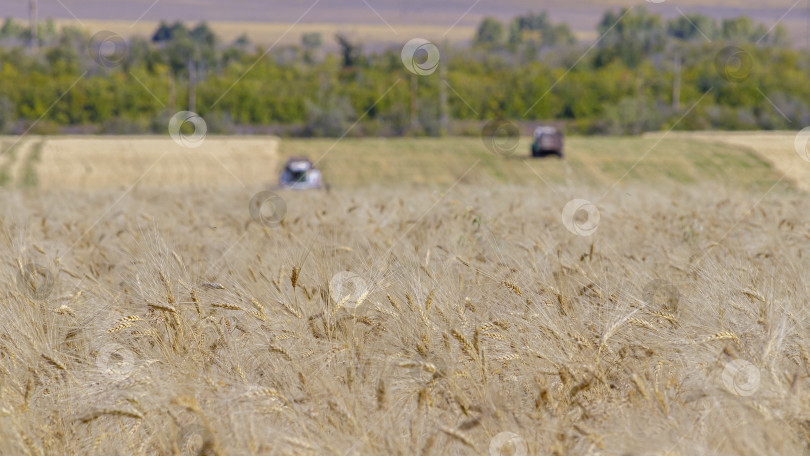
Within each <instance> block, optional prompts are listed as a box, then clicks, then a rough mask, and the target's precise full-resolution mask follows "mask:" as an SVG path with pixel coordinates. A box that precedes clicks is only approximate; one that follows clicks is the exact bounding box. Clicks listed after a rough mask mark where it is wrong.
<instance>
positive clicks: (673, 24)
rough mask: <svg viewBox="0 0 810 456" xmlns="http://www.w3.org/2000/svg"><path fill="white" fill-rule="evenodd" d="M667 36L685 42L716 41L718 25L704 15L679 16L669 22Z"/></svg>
mask: <svg viewBox="0 0 810 456" xmlns="http://www.w3.org/2000/svg"><path fill="white" fill-rule="evenodd" d="M667 34H668V35H669V36H671V37H673V38H677V39H679V40H683V41H691V40H703V39H706V38H708V39H709V40H714V39H715V38H717V36H718V29H717V23H716V22H715V21H714V19H712V18H711V17H709V16H705V15H703V14H687V15H686V16H678V17H677V18H675V19H672V20H670V21H668V22H667Z"/></svg>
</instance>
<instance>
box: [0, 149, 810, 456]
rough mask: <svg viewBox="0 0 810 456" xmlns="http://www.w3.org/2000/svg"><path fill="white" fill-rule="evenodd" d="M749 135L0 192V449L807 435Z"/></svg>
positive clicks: (799, 322) (791, 232) (801, 289)
mask: <svg viewBox="0 0 810 456" xmlns="http://www.w3.org/2000/svg"><path fill="white" fill-rule="evenodd" d="M594 141H597V140H594ZM606 141H608V143H609V140H606ZM622 141H624V140H622ZM316 144H317V143H316ZM618 144H627V143H624V142H619V143H618ZM641 144H647V142H644V141H642V142H641ZM46 146H47V144H46ZM46 146H43V147H46ZM299 146H302V145H299ZM372 146H373V144H372ZM370 147H371V146H370ZM673 147H675V146H673ZM703 147H706V150H713V149H711V147H709V146H705V145H704V146H703ZM712 147H714V146H712ZM717 147H719V146H717ZM281 149H282V151H285V150H286V149H285V148H284V146H283V145H282V147H281ZM293 150H295V147H293ZM641 150H644V149H641ZM718 150H721V149H718ZM722 150H725V149H722ZM288 152H289V151H287V152H283V153H285V154H286V153H288ZM616 153H617V154H621V153H628V152H627V150H619V151H617V152H616ZM718 153H719V152H718ZM572 154H573V155H574V156H572V157H571V159H570V160H571V161H572V163H577V161H578V160H582V159H583V157H581V156H580V157H577V156H576V153H575V152H572ZM656 157H658V156H656ZM656 157H652V158H651V159H652V160H653V162H654V163H658V162H656V161H655V160H660V159H662V158H661V157H658V158H656ZM744 157H747V155H740V156H738V157H736V159H737V160H738V161H737V162H733V161H731V160H730V159H729V161H727V163H745V164H746V166H740V167H739V168H740V170H743V169H744V168H747V167H751V166H754V164H756V163H759V165H757V166H754V167H753V168H751V169H749V170H748V173H749V175H745V174H743V172H742V171H741V172H740V173H741V174H740V175H741V176H743V175H745V176H746V177H745V179H740V181H739V182H729V183H724V182H722V181H718V182H714V183H712V182H711V181H709V180H708V179H706V180H705V181H703V182H698V183H683V182H679V181H672V180H666V179H661V178H660V176H662V175H663V174H657V175H653V174H652V172H651V170H648V171H647V172H645V173H642V174H641V175H639V176H638V177H636V178H634V179H631V180H629V181H628V182H625V183H623V184H621V185H620V186H618V187H616V188H613V189H612V188H611V186H610V185H609V182H608V181H604V182H602V181H598V182H596V183H590V184H589V183H588V182H586V180H580V179H578V178H577V177H576V176H577V174H576V173H575V174H574V175H573V177H571V176H570V175H569V178H568V179H567V180H566V179H553V178H552V177H553V176H547V177H548V178H549V179H550V181H549V183H548V185H546V184H542V183H540V184H539V185H529V184H510V183H505V182H498V181H496V180H485V179H480V180H479V179H478V178H476V179H475V180H472V181H471V180H470V178H469V177H468V178H463V179H462V178H461V177H463V176H462V173H461V172H458V173H457V180H456V181H455V182H453V183H451V185H443V184H442V185H436V184H424V185H419V186H413V185H403V184H398V183H397V182H388V183H387V185H386V186H381V185H378V184H369V185H367V186H365V187H362V186H353V187H347V188H333V189H332V190H331V191H330V192H315V193H306V192H304V193H295V192H284V191H278V192H277V195H278V197H280V198H281V199H283V201H284V202H285V203H286V206H281V205H278V204H276V205H275V206H271V207H269V208H268V207H260V208H259V209H260V210H259V211H256V210H255V207H254V202H255V201H256V195H257V194H259V195H261V194H262V193H260V192H261V191H262V190H263V189H264V187H263V186H261V185H257V184H255V183H252V184H249V185H247V186H245V187H242V186H220V185H214V184H212V185H210V186H208V187H191V188H184V187H176V188H161V187H151V186H136V187H135V188H133V189H132V191H130V192H127V193H122V192H121V191H120V190H114V189H95V190H90V189H84V190H77V189H71V188H53V187H51V188H22V189H18V188H6V189H3V190H0V207H2V208H3V210H2V217H0V245H1V246H2V247H1V248H0V262H2V265H3V266H2V268H0V280H1V281H2V283H3V284H4V287H3V288H2V293H0V318H2V320H3V324H2V325H0V422H1V423H2V426H0V453H2V454H34V455H39V454H68V455H74V454H75V455H79V454H81V455H85V454H99V455H117V454H120V455H130V454H135V455H139V454H177V455H188V454H197V455H202V454H209V455H210V454H221V455H225V454H268V455H310V454H311V455H316V454H317V455H320V454H336V455H337V454H339V455H347V454H348V455H352V454H356V455H377V454H379V455H391V454H400V455H413V454H418V455H454V454H478V455H494V456H506V455H535V454H538V455H539V454H556V455H567V454H582V455H612V454H628V455H716V454H723V455H724V454H746V455H747V454H751V455H758V454H784V455H791V454H796V455H799V454H806V451H807V447H808V442H810V434H808V433H809V432H810V426H808V423H810V405H809V404H810V396H808V386H810V385H809V384H810V352H808V349H810V340H809V339H808V335H807V334H808V326H809V325H808V321H807V319H808V316H810V315H809V314H810V311H808V309H807V306H806V305H805V300H806V296H808V283H807V279H806V277H807V274H806V271H807V269H808V267H810V264H808V261H810V260H808V257H807V255H806V253H805V250H804V247H805V246H806V245H807V242H808V237H809V236H808V228H810V216H808V214H810V204H808V201H807V198H806V197H805V194H804V193H803V192H802V190H800V189H799V188H797V187H795V186H792V185H790V186H782V185H774V184H771V185H768V186H765V187H759V186H757V185H753V183H756V182H774V181H775V179H774V175H775V174H778V173H777V171H775V170H773V169H769V168H768V165H767V164H766V163H761V162H746V161H740V160H743V158H744ZM597 158H598V157H597ZM664 158H665V157H664ZM715 158H716V157H715ZM517 163H518V164H519V163H522V162H519V161H518V162H517ZM597 163H598V161H597ZM680 163H681V162H677V164H678V165H677V166H684V167H685V166H686V165H684V164H680ZM524 165H525V163H524ZM531 165H532V166H533V167H534V168H535V170H540V171H539V172H540V173H544V172H545V171H544V167H548V169H549V170H554V169H555V168H554V167H556V166H560V167H562V168H561V170H562V171H561V172H563V173H566V174H567V173H568V172H569V171H570V169H569V171H566V170H565V166H564V163H562V162H554V161H540V162H533V163H531ZM674 167H676V166H675V165H672V168H674ZM573 169H575V170H576V169H579V168H577V167H575V168H573ZM727 169H736V168H727ZM462 171H463V170H462ZM608 171H609V170H608ZM675 171H677V170H674V169H669V170H667V172H675ZM549 172H551V171H549ZM605 172H607V171H605ZM659 172H663V170H659ZM471 175H474V174H471ZM39 179H40V181H41V177H40V178H39ZM579 200H587V201H590V202H592V205H591V206H589V205H587V204H586V205H582V204H578V205H577V204H575V205H574V206H573V209H571V208H572V206H571V202H572V201H579ZM274 201H275V200H274ZM577 209H579V210H577Z"/></svg>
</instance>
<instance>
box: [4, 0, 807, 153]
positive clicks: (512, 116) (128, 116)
mask: <svg viewBox="0 0 810 456" xmlns="http://www.w3.org/2000/svg"><path fill="white" fill-rule="evenodd" d="M712 3H713V4H712V5H706V4H705V2H697V1H691V0H681V1H666V2H663V3H653V2H643V1H636V2H621V1H598V2H597V1H581V2H564V1H549V2H542V4H538V3H537V2H529V1H526V0H504V1H499V2H491V1H475V0H470V1H461V0H451V1H426V0H416V1H401V0H365V1H351V2H350V1H348V0H321V1H315V0H313V1H312V2H309V1H304V2H299V1H281V0H277V1H259V0H236V1H229V2H215V1H205V0H199V1H181V0H160V1H154V0H131V1H116V2H110V1H100V0H30V1H29V0H10V1H5V2H3V5H2V6H0V15H2V16H4V17H6V19H5V20H4V22H3V23H2V26H0V133H5V134H22V133H28V134H145V133H161V134H162V133H164V132H165V129H166V123H167V122H168V119H169V118H170V116H171V115H172V114H174V113H175V112H177V111H179V110H188V111H193V112H196V113H198V114H199V115H200V116H202V117H204V118H205V120H206V122H207V126H208V130H209V131H210V132H212V133H225V134H246V133H248V134H275V135H281V136H303V137H321V136H323V137H340V136H342V135H344V134H345V135H347V136H357V137H367V136H375V137H380V136H383V137H388V136H442V135H479V134H480V132H481V128H482V125H483V124H484V123H485V122H486V121H488V120H492V119H508V120H510V121H511V122H513V123H514V124H515V125H517V126H518V128H519V129H520V131H521V132H524V133H530V132H531V130H532V128H533V126H534V125H536V124H537V123H538V122H544V123H552V124H554V125H558V126H561V127H564V128H565V130H566V131H567V132H569V133H577V134H638V133H642V132H645V131H658V130H667V129H670V128H675V129H679V130H705V129H724V130H752V129H755V130H759V129H765V130H774V129H788V128H790V129H795V128H796V127H798V126H799V125H801V124H807V123H809V122H810V88H808V86H807V84H806V74H807V69H808V67H810V59H808V58H807V55H806V49H807V45H808V37H810V34H808V32H807V31H808V23H809V22H808V8H809V7H810V6H808V5H807V4H805V3H806V2H802V1H798V2H795V3H794V2H793V0H789V1H783V0H766V1H762V2H757V3H756V4H755V5H754V4H752V3H750V2H743V1H740V0H718V1H715V2H712ZM413 38H422V39H425V40H429V41H430V42H431V43H433V44H434V45H435V46H436V48H437V49H438V50H439V51H440V53H441V62H442V65H441V66H440V71H436V72H435V74H431V75H430V77H424V75H423V76H418V75H415V74H412V72H409V71H407V69H406V68H405V67H404V66H403V64H402V61H401V52H402V49H403V45H404V44H405V43H406V42H408V41H409V40H411V39H413ZM414 58H415V59H419V58H420V55H418V54H417V55H416V56H415V57H414ZM422 58H424V57H422ZM583 93H587V95H588V96H582V95H583ZM703 96H705V99H701V97H703ZM698 99H701V103H700V105H699V106H697V107H695V108H694V109H693V110H691V111H690V109H692V108H693V104H694V103H695V102H696V101H697V100H698ZM56 100H59V102H58V103H55V101H56ZM687 112H689V116H688V117H686V118H684V115H685V114H686V113H687ZM680 119H683V120H680Z"/></svg>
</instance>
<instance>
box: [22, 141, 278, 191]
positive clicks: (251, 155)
mask: <svg viewBox="0 0 810 456" xmlns="http://www.w3.org/2000/svg"><path fill="white" fill-rule="evenodd" d="M277 149H278V140H277V139H276V138H274V137H249V138H232V137H219V138H207V139H205V141H204V142H203V143H202V145H201V146H199V147H198V148H193V149H189V148H184V147H182V146H180V145H178V144H176V143H175V142H174V141H172V140H171V139H169V138H165V137H136V138H118V137H116V138H97V137H88V138H83V137H68V138H51V139H48V141H47V142H46V143H45V146H44V148H43V152H42V159H41V160H40V162H39V163H37V164H36V166H35V169H36V175H37V176H38V181H39V188H43V189H50V188H68V189H81V190H88V189H100V188H128V187H130V186H132V185H136V184H137V185H138V186H143V187H159V188H172V187H177V188H203V187H228V186H230V187H241V186H243V185H244V186H251V185H263V184H267V183H270V182H273V181H274V179H275V176H274V175H275V173H276V169H277V166H278V164H277V160H278V156H277Z"/></svg>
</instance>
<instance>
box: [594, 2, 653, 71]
mask: <svg viewBox="0 0 810 456" xmlns="http://www.w3.org/2000/svg"><path fill="white" fill-rule="evenodd" d="M598 31H599V35H600V36H602V37H603V38H602V41H601V42H600V44H599V51H598V52H597V55H596V61H595V64H596V66H597V67H600V66H604V65H607V64H608V63H610V62H612V61H614V60H616V59H618V60H621V61H622V62H624V63H625V64H626V65H627V66H629V67H631V68H635V67H637V66H638V65H639V64H640V63H641V62H642V61H643V60H644V59H645V58H646V57H649V56H651V55H653V54H654V53H657V52H660V51H661V50H663V48H664V44H665V43H666V30H665V29H664V25H663V22H662V20H661V16H659V15H654V14H650V13H649V12H648V11H647V9H646V8H639V9H637V10H636V11H635V12H629V11H628V9H626V8H625V9H622V10H621V11H619V12H616V11H613V10H611V11H607V12H606V13H605V14H604V16H602V20H601V21H600V23H599V30H598Z"/></svg>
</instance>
